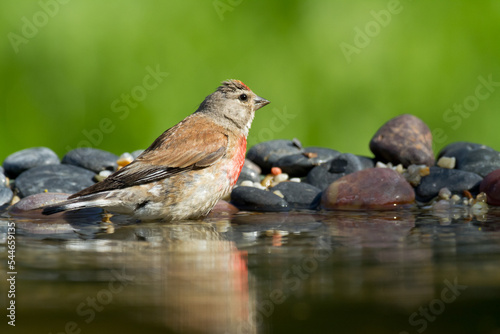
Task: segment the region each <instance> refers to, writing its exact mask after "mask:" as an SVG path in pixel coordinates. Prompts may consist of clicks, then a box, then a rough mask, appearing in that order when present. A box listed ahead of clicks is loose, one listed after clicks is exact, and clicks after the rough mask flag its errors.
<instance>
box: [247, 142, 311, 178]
mask: <svg viewBox="0 0 500 334" xmlns="http://www.w3.org/2000/svg"><path fill="white" fill-rule="evenodd" d="M301 152H302V150H301V149H299V148H297V146H296V145H295V144H294V143H293V141H291V140H285V139H277V140H271V141H266V142H263V143H260V144H257V145H254V146H253V147H252V148H250V150H248V153H247V159H250V160H252V161H253V162H255V163H256V164H257V165H259V167H260V168H262V172H263V173H264V174H267V173H269V171H270V170H271V167H273V165H274V164H275V163H276V161H278V160H279V158H281V157H284V156H286V155H292V154H297V153H301Z"/></svg>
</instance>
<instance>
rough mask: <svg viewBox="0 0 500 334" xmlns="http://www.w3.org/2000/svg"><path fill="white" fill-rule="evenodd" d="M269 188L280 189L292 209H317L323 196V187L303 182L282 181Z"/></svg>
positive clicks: (272, 189)
mask: <svg viewBox="0 0 500 334" xmlns="http://www.w3.org/2000/svg"><path fill="white" fill-rule="evenodd" d="M269 190H270V191H271V192H274V191H279V192H280V193H281V194H282V195H283V198H284V199H285V201H287V203H288V205H289V207H290V208H292V209H315V208H316V207H317V206H318V204H319V200H320V197H321V195H320V193H321V189H319V188H317V187H315V186H313V185H311V184H308V183H302V182H301V183H297V182H281V183H279V184H277V185H276V186H274V187H272V188H271V189H269Z"/></svg>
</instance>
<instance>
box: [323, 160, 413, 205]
mask: <svg viewBox="0 0 500 334" xmlns="http://www.w3.org/2000/svg"><path fill="white" fill-rule="evenodd" d="M414 202H415V192H414V191H413V188H412V186H411V185H410V184H409V183H408V182H407V181H406V180H405V179H404V177H403V176H402V175H401V174H399V173H398V172H396V171H394V170H392V169H389V168H368V169H365V170H362V171H359V172H355V173H352V174H349V175H346V176H344V177H342V178H341V179H339V180H337V181H335V182H333V183H332V184H331V185H330V186H329V187H328V188H327V189H326V190H325V191H324V192H323V195H322V197H321V206H322V207H323V208H324V209H328V210H335V209H339V210H359V209H366V210H390V209H395V208H396V207H397V206H400V205H406V204H412V203H414Z"/></svg>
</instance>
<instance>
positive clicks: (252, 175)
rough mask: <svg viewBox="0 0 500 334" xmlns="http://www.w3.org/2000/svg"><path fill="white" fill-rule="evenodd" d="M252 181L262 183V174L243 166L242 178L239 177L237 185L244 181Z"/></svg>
mask: <svg viewBox="0 0 500 334" xmlns="http://www.w3.org/2000/svg"><path fill="white" fill-rule="evenodd" d="M246 180H248V181H252V182H259V181H260V174H259V173H257V172H256V171H255V169H252V168H249V167H247V166H245V165H243V168H242V169H241V173H240V176H239V177H238V181H237V182H236V184H238V185H239V184H240V183H241V182H243V181H246Z"/></svg>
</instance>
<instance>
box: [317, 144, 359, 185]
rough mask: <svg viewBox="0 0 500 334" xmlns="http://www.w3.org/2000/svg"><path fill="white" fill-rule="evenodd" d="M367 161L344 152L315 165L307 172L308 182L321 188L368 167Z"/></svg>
mask: <svg viewBox="0 0 500 334" xmlns="http://www.w3.org/2000/svg"><path fill="white" fill-rule="evenodd" d="M366 165H367V162H366V161H365V160H364V159H360V158H359V157H358V156H356V155H354V154H351V153H342V154H340V155H339V156H338V157H336V158H335V159H332V160H330V161H328V162H326V163H324V164H322V165H320V166H317V167H314V168H313V169H312V170H311V171H310V172H309V174H307V183H309V184H312V185H313V186H315V187H318V188H319V189H321V191H323V190H325V189H326V188H328V186H329V185H330V184H331V183H332V182H334V181H336V180H338V179H340V178H341V177H342V176H344V175H347V174H350V173H354V172H357V171H360V170H363V169H365V168H366Z"/></svg>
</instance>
